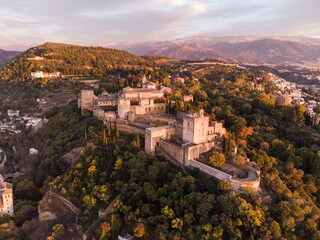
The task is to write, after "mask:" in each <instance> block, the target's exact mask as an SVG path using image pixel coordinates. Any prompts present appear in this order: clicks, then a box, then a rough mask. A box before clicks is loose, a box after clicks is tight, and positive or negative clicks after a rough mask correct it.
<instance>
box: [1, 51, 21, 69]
mask: <svg viewBox="0 0 320 240" xmlns="http://www.w3.org/2000/svg"><path fill="white" fill-rule="evenodd" d="M19 54H20V52H18V51H5V50H2V49H0V67H1V66H2V65H4V64H7V63H8V62H9V61H10V60H11V59H13V58H15V57H16V56H18V55H19Z"/></svg>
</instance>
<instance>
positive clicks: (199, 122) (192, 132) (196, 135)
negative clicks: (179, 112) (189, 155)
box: [182, 109, 209, 144]
mask: <svg viewBox="0 0 320 240" xmlns="http://www.w3.org/2000/svg"><path fill="white" fill-rule="evenodd" d="M208 126H209V117H206V116H204V110H203V109H201V110H200V112H199V114H197V113H195V114H188V115H186V116H184V118H183V130H182V131H183V132H182V139H183V140H184V141H186V142H192V143H196V144H199V143H204V142H207V141H208Z"/></svg>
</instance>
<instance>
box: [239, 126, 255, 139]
mask: <svg viewBox="0 0 320 240" xmlns="http://www.w3.org/2000/svg"><path fill="white" fill-rule="evenodd" d="M252 134H253V129H252V127H244V128H242V129H240V130H239V132H238V134H237V135H238V137H240V138H246V137H247V136H251V135H252Z"/></svg>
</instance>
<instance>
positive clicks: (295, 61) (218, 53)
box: [0, 36, 320, 67]
mask: <svg viewBox="0 0 320 240" xmlns="http://www.w3.org/2000/svg"><path fill="white" fill-rule="evenodd" d="M34 45H38V44H34ZM31 46H33V45H32V44H29V45H25V50H26V49H28V48H30V47H31ZM93 46H100V47H105V48H115V49H120V50H126V51H128V52H130V53H133V54H135V55H138V56H143V55H152V56H164V57H170V58H175V59H184V60H207V59H220V60H225V61H230V62H238V63H261V64H264V63H268V64H289V65H305V66H318V67H319V66H320V57H319V56H320V38H310V37H305V36H297V37H261V36H226V37H207V36H197V37H190V38H182V39H176V40H172V41H148V42H132V41H122V42H104V43H98V44H93ZM13 47H14V46H12V47H10V48H9V49H13ZM6 49H8V48H6ZM22 49H23V45H19V46H17V50H19V51H20V50H22ZM19 51H4V50H1V49H0V65H4V64H6V63H8V62H9V61H10V60H11V59H12V58H14V57H15V56H17V55H18V54H19V53H20V52H19Z"/></svg>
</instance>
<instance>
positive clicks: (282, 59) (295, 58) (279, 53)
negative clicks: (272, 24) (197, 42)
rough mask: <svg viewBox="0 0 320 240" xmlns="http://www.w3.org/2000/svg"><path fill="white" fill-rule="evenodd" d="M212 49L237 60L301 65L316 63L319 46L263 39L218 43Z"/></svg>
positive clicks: (319, 53) (319, 51) (319, 50)
mask: <svg viewBox="0 0 320 240" xmlns="http://www.w3.org/2000/svg"><path fill="white" fill-rule="evenodd" d="M212 48H213V49H214V50H215V51H217V52H219V53H222V54H228V55H232V56H234V57H236V58H238V59H251V60H259V61H264V62H268V63H276V64H279V63H299V64H300V63H303V62H305V61H317V59H318V57H319V55H320V46H310V45H306V44H303V43H298V42H291V41H282V40H274V39H263V40H257V41H252V42H241V43H226V42H222V43H218V44H215V45H213V46H212Z"/></svg>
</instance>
